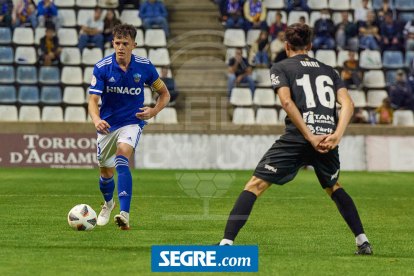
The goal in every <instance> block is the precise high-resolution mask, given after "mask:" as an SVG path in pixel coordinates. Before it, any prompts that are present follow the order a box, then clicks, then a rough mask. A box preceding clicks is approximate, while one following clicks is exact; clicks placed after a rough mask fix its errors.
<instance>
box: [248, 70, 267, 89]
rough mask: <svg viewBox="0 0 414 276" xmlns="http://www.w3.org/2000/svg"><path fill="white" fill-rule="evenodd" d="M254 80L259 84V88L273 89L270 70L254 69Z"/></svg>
mask: <svg viewBox="0 0 414 276" xmlns="http://www.w3.org/2000/svg"><path fill="white" fill-rule="evenodd" d="M253 79H254V80H255V81H256V82H257V83H256V86H258V87H271V86H272V83H271V81H270V70H269V69H254V70H253Z"/></svg>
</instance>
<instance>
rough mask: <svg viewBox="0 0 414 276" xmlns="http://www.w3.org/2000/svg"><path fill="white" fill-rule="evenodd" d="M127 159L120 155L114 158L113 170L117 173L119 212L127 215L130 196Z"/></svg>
mask: <svg viewBox="0 0 414 276" xmlns="http://www.w3.org/2000/svg"><path fill="white" fill-rule="evenodd" d="M128 163H129V162H128V159H127V158H126V157H124V156H122V155H119V156H117V157H115V168H116V171H117V172H118V198H119V205H120V206H121V211H124V212H127V213H129V207H130V205H131V194H132V176H131V172H130V170H129V167H128Z"/></svg>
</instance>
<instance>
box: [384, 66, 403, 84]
mask: <svg viewBox="0 0 414 276" xmlns="http://www.w3.org/2000/svg"><path fill="white" fill-rule="evenodd" d="M396 76H397V70H389V71H387V73H386V74H385V83H386V85H387V86H388V87H389V86H391V85H392V84H393V83H395V82H396ZM404 78H405V79H406V78H407V76H406V74H405V73H404Z"/></svg>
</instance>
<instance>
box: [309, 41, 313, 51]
mask: <svg viewBox="0 0 414 276" xmlns="http://www.w3.org/2000/svg"><path fill="white" fill-rule="evenodd" d="M312 46H313V45H312V42H311V43H310V44H309V46H308V52H309V51H310V50H311V49H312Z"/></svg>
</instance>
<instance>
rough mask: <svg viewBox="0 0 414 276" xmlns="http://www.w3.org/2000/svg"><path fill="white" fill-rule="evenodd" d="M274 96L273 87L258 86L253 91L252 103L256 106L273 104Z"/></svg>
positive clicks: (274, 101)
mask: <svg viewBox="0 0 414 276" xmlns="http://www.w3.org/2000/svg"><path fill="white" fill-rule="evenodd" d="M250 93H251V92H250ZM275 98H276V97H275V92H274V91H273V89H271V88H269V89H263V88H258V89H256V90H255V91H254V97H253V104H255V105H258V106H274V105H275V103H276V99H275Z"/></svg>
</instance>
